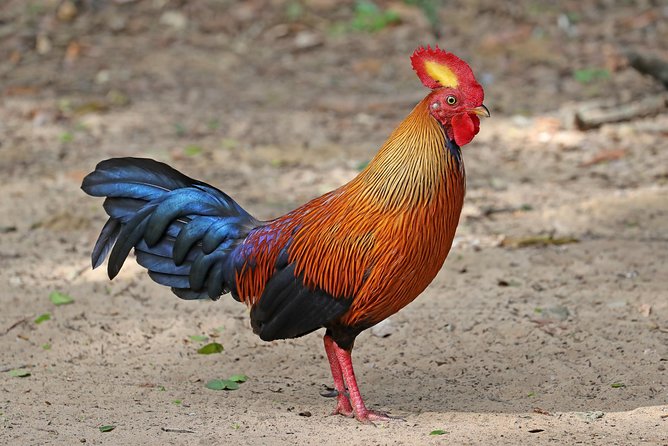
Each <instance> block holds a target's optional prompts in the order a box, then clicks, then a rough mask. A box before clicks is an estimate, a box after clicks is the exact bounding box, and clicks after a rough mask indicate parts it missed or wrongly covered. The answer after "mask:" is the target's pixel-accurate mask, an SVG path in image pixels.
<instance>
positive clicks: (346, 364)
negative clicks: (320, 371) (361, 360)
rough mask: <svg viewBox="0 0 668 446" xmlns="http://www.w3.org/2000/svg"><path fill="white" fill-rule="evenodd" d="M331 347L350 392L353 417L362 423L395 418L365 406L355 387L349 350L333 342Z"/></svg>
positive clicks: (355, 381) (355, 382)
mask: <svg viewBox="0 0 668 446" xmlns="http://www.w3.org/2000/svg"><path fill="white" fill-rule="evenodd" d="M332 347H333V350H334V352H335V353H336V357H337V359H338V360H339V365H340V367H341V368H340V370H341V373H342V374H343V379H344V380H345V383H346V384H347V385H348V392H349V394H350V402H351V403H352V406H353V411H354V413H355V418H357V420H358V421H361V422H362V423H367V424H373V422H374V421H389V420H393V419H395V418H393V417H390V416H388V415H387V414H386V413H383V412H376V411H372V410H369V409H367V408H366V405H365V404H364V400H363V399H362V394H361V393H360V390H359V388H358V387H357V380H356V379H355V372H354V371H353V361H352V357H351V352H349V351H348V350H345V349H342V348H341V347H339V346H338V345H336V343H335V342H332Z"/></svg>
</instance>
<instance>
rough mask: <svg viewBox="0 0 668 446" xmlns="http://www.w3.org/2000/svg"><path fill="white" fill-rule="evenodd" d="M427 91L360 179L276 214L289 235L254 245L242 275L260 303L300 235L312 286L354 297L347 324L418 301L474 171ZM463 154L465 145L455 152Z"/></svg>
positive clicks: (275, 225)
mask: <svg viewBox="0 0 668 446" xmlns="http://www.w3.org/2000/svg"><path fill="white" fill-rule="evenodd" d="M429 102H430V97H429V96H427V97H426V98H425V99H424V100H423V101H421V102H420V103H419V104H418V105H417V106H416V107H415V108H414V109H413V111H412V112H411V114H410V115H409V116H408V117H407V118H406V119H405V120H404V121H403V122H402V123H401V124H400V125H399V126H398V127H397V129H396V130H395V131H394V132H393V133H392V134H391V135H390V137H389V138H388V140H387V141H386V142H385V144H384V145H383V146H382V147H381V149H380V150H379V152H378V154H377V155H376V156H375V158H374V159H373V160H372V161H371V162H370V163H369V165H368V166H367V167H366V168H365V169H364V170H363V171H362V172H361V173H360V175H358V176H357V177H356V178H355V179H353V180H352V181H351V182H350V183H348V184H345V185H344V186H341V187H340V188H338V189H336V190H334V191H332V192H329V193H328V194H325V195H323V196H321V197H319V198H316V199H314V200H312V201H310V202H308V203H306V204H305V205H303V206H301V207H299V208H298V209H296V210H294V211H292V212H290V213H289V214H287V215H284V216H282V217H280V218H278V219H276V220H273V221H270V222H267V231H276V232H277V233H278V234H279V236H278V237H277V238H275V239H273V242H272V243H265V244H260V243H258V242H257V238H258V237H259V236H261V235H263V234H261V233H257V234H251V235H250V236H249V237H248V238H247V239H246V240H245V241H244V243H245V244H249V245H251V246H253V247H254V250H253V252H254V255H255V256H257V257H255V258H254V257H251V258H249V259H248V262H249V263H254V264H256V265H257V266H256V267H255V268H254V269H251V268H244V269H242V270H240V271H239V273H238V278H237V284H238V294H239V296H240V298H241V300H242V301H244V302H247V303H248V304H249V305H251V306H252V305H254V304H255V302H256V300H257V299H259V298H260V296H262V294H263V291H264V286H265V284H266V283H267V281H268V280H269V278H270V277H271V275H272V274H273V265H274V264H275V263H276V258H277V257H278V255H279V251H280V249H281V248H282V247H283V246H286V244H288V241H289V240H290V239H291V248H290V262H295V264H296V273H297V274H299V275H302V276H303V278H304V282H305V283H306V284H307V285H309V286H313V287H318V288H320V289H322V290H324V291H326V292H327V293H329V294H331V295H333V296H335V297H337V298H342V299H352V305H351V307H350V309H349V311H348V312H347V313H346V314H345V315H344V316H343V317H342V318H341V320H340V323H342V324H344V325H358V324H359V325H361V326H365V327H368V326H370V325H373V324H376V323H377V322H380V321H381V320H383V319H385V318H387V317H388V316H390V315H391V314H394V313H396V312H397V311H399V310H400V309H401V308H403V307H404V306H405V305H407V304H408V303H410V302H411V301H412V300H413V299H415V298H416V297H417V296H418V295H419V294H420V293H421V292H422V291H423V290H424V289H425V288H426V287H427V285H428V284H429V283H430V282H431V281H432V280H433V278H434V277H435V276H436V274H437V273H438V271H439V269H440V268H441V266H442V264H443V262H444V260H445V258H446V256H447V254H448V251H449V250H450V246H451V244H452V240H453V237H454V234H455V230H456V228H457V223H458V221H459V215H460V212H461V208H462V204H463V200H464V191H465V177H464V165H463V163H462V160H461V157H460V154H459V153H456V152H453V151H451V150H449V149H448V148H447V146H446V137H445V133H444V130H443V129H442V128H441V126H440V125H439V124H438V122H436V121H435V120H434V119H433V118H432V117H431V116H430V114H429V109H428V105H429ZM455 150H457V151H458V149H455Z"/></svg>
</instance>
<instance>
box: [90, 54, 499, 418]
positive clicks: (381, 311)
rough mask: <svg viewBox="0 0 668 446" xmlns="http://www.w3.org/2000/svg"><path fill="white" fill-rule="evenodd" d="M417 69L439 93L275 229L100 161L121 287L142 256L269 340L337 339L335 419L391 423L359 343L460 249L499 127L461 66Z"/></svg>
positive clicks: (152, 168) (169, 172)
mask: <svg viewBox="0 0 668 446" xmlns="http://www.w3.org/2000/svg"><path fill="white" fill-rule="evenodd" d="M411 62H412V65H413V69H414V70H415V71H416V73H417V75H418V77H419V78H420V80H421V81H422V83H423V84H424V85H425V86H426V87H427V88H429V89H430V90H431V91H430V92H429V94H427V96H426V97H425V98H424V99H423V100H422V101H420V103H418V104H417V105H416V106H415V108H414V109H413V111H411V112H410V114H409V115H408V116H407V117H406V118H405V119H404V120H403V122H401V123H400V124H399V126H398V127H397V128H396V129H395V130H394V131H393V132H392V134H390V136H389V138H388V139H387V141H386V142H385V143H384V144H383V145H382V147H381V148H380V150H379V151H378V153H377V154H376V156H375V157H374V158H373V160H372V161H371V162H370V163H369V164H368V166H367V167H366V168H365V169H364V170H363V171H361V172H360V173H359V175H358V176H357V177H356V178H354V179H353V180H352V181H350V182H349V183H347V184H345V185H343V186H341V187H339V188H338V189H335V190H333V191H331V192H329V193H327V194H325V195H323V196H321V197H318V198H315V199H313V200H311V201H310V202H308V203H306V204H304V205H303V206H301V207H299V208H297V209H295V210H293V211H292V212H289V213H288V214H286V215H283V216H282V217H278V218H276V219H274V220H269V221H261V220H258V219H256V218H254V217H253V216H251V215H250V214H249V213H248V212H246V211H245V210H244V209H243V208H242V207H241V206H239V205H238V204H237V203H236V202H235V201H234V200H233V199H232V198H230V197H229V196H228V195H227V194H225V193H224V192H222V191H220V190H218V189H216V188H215V187H213V186H210V185H208V184H206V183H203V182H201V181H198V180H194V179H192V178H189V177H187V176H185V175H184V174H182V173H180V172H178V171H176V170H174V169H173V168H171V167H169V166H167V165H166V164H163V163H160V162H157V161H154V160H151V159H141V158H114V159H108V160H106V161H102V162H100V163H99V164H98V165H97V167H96V169H95V171H94V172H92V173H90V174H89V175H88V176H86V178H85V179H84V180H83V184H82V186H81V187H82V189H83V190H84V191H85V192H86V193H87V194H89V195H92V196H96V197H106V199H105V201H104V210H105V211H106V213H107V214H108V215H109V219H108V220H107V222H106V224H105V225H104V227H103V228H102V232H101V233H100V236H99V238H98V240H97V243H96V244H95V247H94V248H93V253H92V263H93V267H94V268H96V267H98V266H100V264H102V263H103V262H104V259H105V258H106V257H107V255H109V261H108V274H109V278H110V279H113V278H114V277H115V276H116V275H117V274H118V272H119V270H120V269H121V267H122V265H123V263H124V262H125V259H126V258H127V256H128V254H129V253H130V251H131V250H132V249H134V252H135V254H136V259H137V262H138V263H139V264H140V265H141V266H143V267H144V268H146V269H147V270H148V275H149V276H150V277H151V279H153V280H154V281H155V282H157V283H159V284H160V285H165V286H168V287H171V290H172V292H173V293H174V294H176V295H177V296H178V297H180V298H182V299H212V300H217V299H218V298H219V297H220V296H221V295H223V294H226V293H231V295H232V297H233V298H234V299H236V300H237V301H239V302H243V303H244V304H246V305H247V306H248V307H249V309H250V323H251V326H252V327H253V331H254V332H255V333H256V334H257V335H258V336H259V337H260V338H261V339H263V340H265V341H273V340H276V339H288V338H297V337H300V336H304V335H306V334H308V333H311V332H313V331H315V330H318V329H319V328H322V327H324V328H325V329H326V331H325V335H324V344H325V351H326V353H327V358H328V360H329V365H330V368H331V372H332V377H333V379H334V387H335V389H336V394H337V405H336V408H335V410H334V413H335V414H341V415H345V416H348V417H353V416H354V417H355V418H357V420H359V421H361V422H365V423H372V422H373V421H377V420H387V419H389V418H391V417H389V416H388V415H387V414H384V413H381V412H376V411H372V410H369V409H367V407H366V405H365V404H364V400H363V399H362V395H361V394H360V391H359V388H358V386H357V380H356V378H355V373H354V372H353V366H352V358H351V353H352V350H353V345H354V343H355V338H356V337H357V335H359V334H360V332H362V331H363V330H366V329H367V328H369V327H372V326H374V325H375V324H377V323H378V322H380V321H382V320H384V319H385V318H387V317H388V316H390V315H392V314H394V313H396V312H397V311H399V310H400V309H401V308H403V307H404V306H406V305H407V304H408V303H410V302H411V301H413V299H415V298H416V297H417V296H418V295H419V294H420V293H422V291H424V289H425V288H426V287H427V285H429V283H430V282H431V281H432V280H433V279H434V277H435V276H436V274H437V272H438V271H439V269H440V268H441V266H442V265H443V262H444V261H445V258H446V256H447V254H448V251H449V250H450V247H451V245H452V239H453V237H454V235H455V230H456V228H457V224H458V222H459V216H460V212H461V209H462V203H463V201H464V191H465V175H464V163H463V161H462V155H461V150H460V147H461V146H463V145H465V144H468V143H469V142H471V140H472V139H473V137H474V136H475V135H476V134H477V133H478V130H479V128H480V120H479V116H489V111H488V110H487V108H486V107H485V106H484V105H483V96H484V93H483V89H482V87H481V86H480V84H479V83H478V82H477V81H476V79H475V77H474V76H473V72H472V71H471V68H470V67H469V66H468V65H467V64H466V63H465V62H464V61H463V60H461V59H459V58H458V57H457V56H455V55H454V54H451V53H448V52H446V51H444V50H442V49H439V48H438V47H436V48H433V49H432V48H430V47H426V48H418V49H417V50H416V51H415V52H414V54H413V55H412V57H411Z"/></svg>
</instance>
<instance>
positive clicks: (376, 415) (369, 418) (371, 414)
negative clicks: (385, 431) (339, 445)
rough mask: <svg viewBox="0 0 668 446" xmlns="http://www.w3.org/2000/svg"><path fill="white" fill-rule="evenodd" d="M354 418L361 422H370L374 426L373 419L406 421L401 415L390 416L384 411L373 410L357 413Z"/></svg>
mask: <svg viewBox="0 0 668 446" xmlns="http://www.w3.org/2000/svg"><path fill="white" fill-rule="evenodd" d="M355 418H357V421H359V422H361V423H364V424H370V425H372V426H375V424H374V421H406V420H405V419H404V418H402V417H395V416H391V415H388V414H387V413H385V412H379V411H375V410H369V411H367V412H366V413H362V414H359V415H357V416H356V417H355Z"/></svg>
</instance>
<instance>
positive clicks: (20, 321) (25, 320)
mask: <svg viewBox="0 0 668 446" xmlns="http://www.w3.org/2000/svg"><path fill="white" fill-rule="evenodd" d="M24 322H28V318H27V317H24V318H23V319H19V320H18V321H16V322H14V323H13V324H12V325H10V326H9V327H8V328H7V329H6V330H5V331H4V332H3V333H2V335H3V336H4V335H6V334H7V333H9V332H10V331H11V330H13V329H14V328H16V327H18V326H19V325H21V324H23V323H24Z"/></svg>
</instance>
